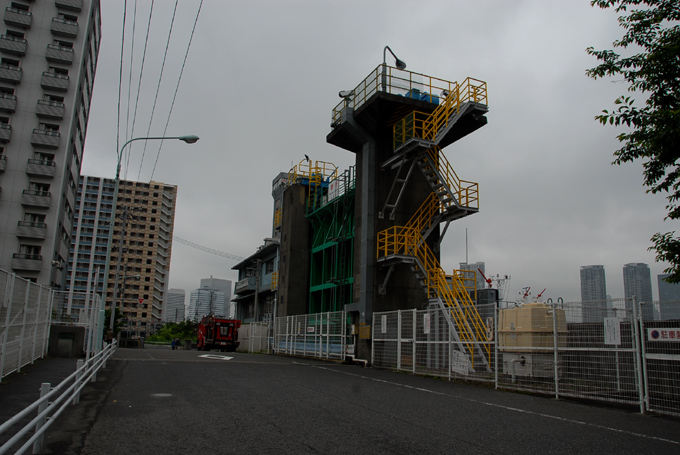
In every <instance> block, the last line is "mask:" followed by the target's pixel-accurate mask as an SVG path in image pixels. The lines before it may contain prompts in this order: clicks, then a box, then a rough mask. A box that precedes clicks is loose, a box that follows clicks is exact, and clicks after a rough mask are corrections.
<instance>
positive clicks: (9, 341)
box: [0, 270, 52, 379]
mask: <svg viewBox="0 0 680 455" xmlns="http://www.w3.org/2000/svg"><path fill="white" fill-rule="evenodd" d="M0 296H1V297H2V303H1V306H0V333H1V336H0V343H1V346H0V379H1V378H4V377H5V376H7V375H8V374H10V373H12V372H14V371H20V370H21V368H22V367H23V366H25V365H28V364H30V363H32V362H33V361H34V360H35V359H38V358H40V357H43V356H44V355H46V354H47V346H48V335H49V326H50V310H51V304H52V292H51V291H50V289H49V288H46V287H44V286H40V285H37V284H34V283H31V282H30V281H28V280H25V279H23V278H19V277H17V276H16V275H14V274H12V273H9V272H6V271H4V270H0Z"/></svg>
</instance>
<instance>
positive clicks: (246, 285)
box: [234, 276, 257, 294]
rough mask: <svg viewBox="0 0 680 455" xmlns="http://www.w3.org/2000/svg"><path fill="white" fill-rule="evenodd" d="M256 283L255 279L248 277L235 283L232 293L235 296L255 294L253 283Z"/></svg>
mask: <svg viewBox="0 0 680 455" xmlns="http://www.w3.org/2000/svg"><path fill="white" fill-rule="evenodd" d="M256 282H257V279H256V277H254V276H249V277H247V278H244V279H242V280H240V281H237V282H236V287H235V290H234V292H235V293H236V294H251V293H253V292H255V283H256Z"/></svg>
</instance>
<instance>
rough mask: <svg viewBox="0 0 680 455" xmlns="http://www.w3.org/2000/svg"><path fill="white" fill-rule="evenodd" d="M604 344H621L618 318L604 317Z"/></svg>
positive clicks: (619, 320)
mask: <svg viewBox="0 0 680 455" xmlns="http://www.w3.org/2000/svg"><path fill="white" fill-rule="evenodd" d="M604 344H608V345H613V346H621V319H620V318H604Z"/></svg>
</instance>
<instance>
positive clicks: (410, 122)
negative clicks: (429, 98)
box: [392, 77, 488, 149]
mask: <svg viewBox="0 0 680 455" xmlns="http://www.w3.org/2000/svg"><path fill="white" fill-rule="evenodd" d="M450 87H451V88H450V90H448V91H447V95H446V96H445V97H443V101H442V102H441V103H440V104H439V106H437V108H436V109H435V110H434V111H433V112H432V113H431V114H429V113H426V112H420V111H414V112H411V113H410V114H408V115H407V116H405V117H404V118H403V119H401V120H400V121H398V122H397V123H395V124H394V126H393V127H392V131H393V146H394V148H395V149H396V148H397V147H398V146H400V145H401V144H403V143H404V142H406V141H407V140H409V139H411V138H414V137H417V138H420V139H426V140H430V141H434V140H435V138H436V135H437V132H438V131H439V130H440V129H441V128H442V127H444V126H447V125H448V122H449V121H450V120H451V118H452V117H453V116H454V115H455V114H458V113H459V112H460V108H461V106H462V105H463V103H466V102H474V103H479V104H486V105H488V99H487V90H486V82H484V81H480V80H479V79H474V78H471V77H468V78H467V79H465V81H463V83H462V84H458V83H457V82H454V83H452V84H451V86H450Z"/></svg>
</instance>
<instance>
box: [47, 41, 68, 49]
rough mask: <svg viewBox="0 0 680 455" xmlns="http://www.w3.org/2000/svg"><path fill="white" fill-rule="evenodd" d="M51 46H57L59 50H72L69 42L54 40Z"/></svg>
mask: <svg viewBox="0 0 680 455" xmlns="http://www.w3.org/2000/svg"><path fill="white" fill-rule="evenodd" d="M52 44H54V45H55V46H59V47H61V48H66V49H73V43H72V42H70V41H64V40H60V39H55V40H52Z"/></svg>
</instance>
